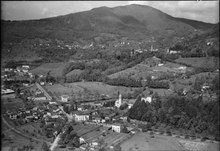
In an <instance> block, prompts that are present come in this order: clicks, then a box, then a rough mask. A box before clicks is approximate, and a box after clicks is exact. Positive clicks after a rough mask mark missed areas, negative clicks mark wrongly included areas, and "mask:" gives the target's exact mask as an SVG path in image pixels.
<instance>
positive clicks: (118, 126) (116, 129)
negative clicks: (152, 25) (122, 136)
mask: <svg viewBox="0 0 220 151" xmlns="http://www.w3.org/2000/svg"><path fill="white" fill-rule="evenodd" d="M112 130H113V131H114V132H118V133H121V131H122V126H121V124H114V125H112Z"/></svg>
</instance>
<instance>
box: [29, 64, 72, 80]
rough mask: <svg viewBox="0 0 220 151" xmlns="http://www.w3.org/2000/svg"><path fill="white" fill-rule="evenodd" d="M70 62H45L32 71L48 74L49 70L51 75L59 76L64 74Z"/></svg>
mask: <svg viewBox="0 0 220 151" xmlns="http://www.w3.org/2000/svg"><path fill="white" fill-rule="evenodd" d="M67 65H68V63H45V64H43V65H41V66H39V67H37V68H35V69H33V70H31V71H30V72H31V73H33V74H38V75H39V74H41V75H47V73H48V72H49V71H51V72H50V75H52V76H54V77H57V76H62V75H63V70H64V69H65V68H66V66H67Z"/></svg>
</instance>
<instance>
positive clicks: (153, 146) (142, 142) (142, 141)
mask: <svg viewBox="0 0 220 151" xmlns="http://www.w3.org/2000/svg"><path fill="white" fill-rule="evenodd" d="M151 136H154V135H149V134H147V133H137V134H136V135H134V136H133V137H132V138H130V139H129V140H127V141H125V142H124V143H122V144H121V148H122V151H127V150H132V149H135V147H138V150H183V148H182V147H180V146H179V145H178V144H177V143H176V142H175V140H174V139H173V138H171V137H169V136H162V135H155V136H154V138H153V137H151ZM146 140H147V141H146Z"/></svg>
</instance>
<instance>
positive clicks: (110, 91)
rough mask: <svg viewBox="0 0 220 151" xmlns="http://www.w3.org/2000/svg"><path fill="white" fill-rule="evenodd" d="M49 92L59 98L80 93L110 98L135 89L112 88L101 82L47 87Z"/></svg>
mask: <svg viewBox="0 0 220 151" xmlns="http://www.w3.org/2000/svg"><path fill="white" fill-rule="evenodd" d="M45 87H46V89H47V90H48V91H50V92H51V93H52V94H55V95H56V96H57V97H59V96H60V95H63V94H67V95H70V96H71V95H76V94H77V95H79V93H81V94H82V93H90V94H94V95H95V94H106V95H109V96H116V95H117V93H118V92H120V93H121V94H122V95H123V94H126V93H131V92H133V91H134V90H135V88H127V87H123V86H111V85H108V84H104V83H101V82H75V83H65V84H63V85H61V84H54V85H51V86H45Z"/></svg>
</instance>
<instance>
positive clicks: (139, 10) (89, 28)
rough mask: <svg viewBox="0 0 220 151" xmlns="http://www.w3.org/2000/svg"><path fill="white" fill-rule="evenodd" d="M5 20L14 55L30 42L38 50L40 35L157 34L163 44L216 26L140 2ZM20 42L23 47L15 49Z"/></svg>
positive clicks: (86, 38)
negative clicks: (62, 13) (27, 18)
mask: <svg viewBox="0 0 220 151" xmlns="http://www.w3.org/2000/svg"><path fill="white" fill-rule="evenodd" d="M1 24H2V29H3V30H2V31H3V32H2V40H3V48H4V49H5V50H8V49H11V50H10V51H11V53H12V54H13V52H12V51H17V53H14V54H13V55H12V56H16V55H20V54H19V53H18V52H19V51H20V49H23V50H24V49H27V48H25V45H29V46H26V47H28V51H30V52H31V51H33V50H34V53H39V51H38V50H37V49H38V48H35V49H34V48H33V47H32V46H30V45H33V44H35V43H36V39H37V41H38V42H39V40H40V41H53V40H60V41H62V42H63V43H73V42H77V43H88V44H89V43H91V42H95V44H96V45H99V44H100V43H99V42H98V41H97V40H96V39H105V42H108V40H116V41H118V40H119V39H121V38H123V37H127V38H128V39H132V40H134V41H137V42H138V41H140V40H144V39H147V38H151V37H154V39H156V41H158V42H160V44H164V45H168V46H169V45H170V44H173V42H175V41H173V40H174V39H177V38H181V37H192V36H193V35H195V34H198V33H200V32H204V31H207V30H208V29H210V28H212V27H214V26H215V25H213V24H209V23H204V22H199V21H193V20H189V19H182V18H175V17H172V16H170V15H168V14H166V13H163V12H162V11H159V10H157V9H155V8H152V7H149V6H142V5H136V4H133V5H128V6H119V7H114V8H108V7H99V8H94V9H92V10H90V11H84V12H79V13H73V14H69V15H64V16H58V17H52V18H47V19H39V20H29V21H3V20H1ZM99 41H100V40H99ZM9 43H10V44H9ZM18 43H19V44H20V46H19V48H17V49H12V47H14V45H17V44H18ZM102 44H103V42H102ZM104 44H105V43H104ZM155 45H157V44H155ZM39 49H40V48H39ZM41 55H42V54H41ZM67 56H68V55H67Z"/></svg>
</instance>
